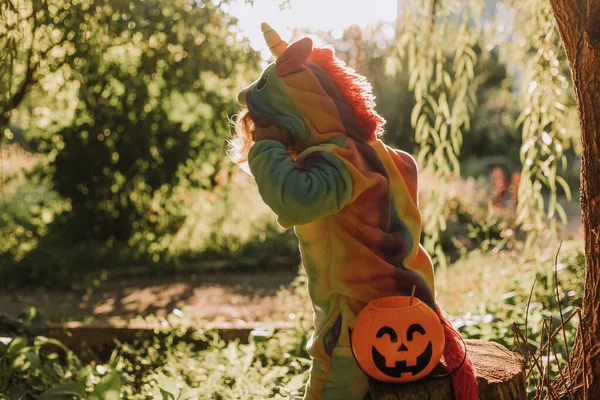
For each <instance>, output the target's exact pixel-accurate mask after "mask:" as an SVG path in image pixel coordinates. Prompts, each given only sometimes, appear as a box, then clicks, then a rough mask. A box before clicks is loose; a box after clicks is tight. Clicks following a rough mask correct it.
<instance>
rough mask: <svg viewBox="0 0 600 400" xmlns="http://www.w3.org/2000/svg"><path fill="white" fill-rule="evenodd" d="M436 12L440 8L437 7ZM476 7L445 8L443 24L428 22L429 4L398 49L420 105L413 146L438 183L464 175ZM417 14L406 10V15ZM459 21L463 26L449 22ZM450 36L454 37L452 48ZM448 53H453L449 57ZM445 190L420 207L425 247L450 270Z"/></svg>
mask: <svg viewBox="0 0 600 400" xmlns="http://www.w3.org/2000/svg"><path fill="white" fill-rule="evenodd" d="M434 7H436V5H434ZM477 8H478V7H475V6H470V5H469V6H468V7H460V4H458V3H457V4H455V3H452V2H450V3H442V4H440V5H437V8H436V9H435V10H434V12H435V13H436V14H435V15H436V16H438V17H441V23H440V24H437V23H436V22H437V21H436V20H433V21H431V22H430V21H429V19H428V18H426V17H425V16H426V15H428V13H429V11H430V9H429V3H428V2H424V3H422V4H421V6H420V7H419V8H417V11H416V13H417V14H418V15H417V17H416V18H414V19H409V21H412V23H411V24H407V27H406V32H405V33H404V34H403V35H402V36H400V38H399V46H400V47H401V48H404V47H406V48H407V54H406V57H408V70H409V73H410V80H409V89H410V90H412V91H413V92H414V95H415V99H416V104H415V106H414V107H413V109H412V113H411V125H412V126H413V128H414V129H415V141H416V142H417V143H418V144H419V151H418V155H417V162H418V163H419V165H422V166H423V167H425V168H429V169H432V170H434V171H436V173H437V176H438V179H439V181H440V183H441V184H442V185H443V184H444V182H445V181H447V180H448V179H450V178H451V177H452V176H453V175H454V174H460V164H459V162H458V155H459V154H460V151H461V146H462V141H463V130H469V129H470V121H471V113H472V112H473V109H474V107H475V105H476V97H475V85H474V84H473V82H474V78H475V75H474V70H475V67H474V66H475V64H476V62H477V54H476V53H475V51H474V50H473V48H474V46H475V44H476V42H477V36H478V27H477V26H473V20H477V17H478V14H479V13H480V11H479V10H478V9H477ZM413 13H415V10H410V11H406V14H407V15H410V14H413ZM451 18H457V19H458V20H459V21H460V23H459V24H456V23H451ZM448 37H452V38H453V39H452V41H453V43H450V42H449V40H448ZM448 53H450V54H448ZM444 193H445V191H443V190H442V191H434V192H432V193H431V194H432V195H433V198H431V199H430V201H429V202H428V207H422V214H423V221H424V224H423V231H424V232H425V234H426V236H425V239H424V242H423V244H424V246H425V248H426V249H427V250H428V251H429V252H430V254H431V255H432V257H433V259H434V262H435V263H436V264H439V265H441V266H446V256H445V255H444V252H443V250H442V248H441V246H440V243H439V240H440V236H439V235H440V232H443V231H445V230H446V219H447V217H448V215H447V213H445V212H444V206H445V204H446V203H447V199H446V198H444V197H443V194H444Z"/></svg>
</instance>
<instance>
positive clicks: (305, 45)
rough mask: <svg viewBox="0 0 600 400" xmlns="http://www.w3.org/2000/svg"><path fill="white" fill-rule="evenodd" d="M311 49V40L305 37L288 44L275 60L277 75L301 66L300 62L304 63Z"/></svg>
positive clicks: (283, 74) (285, 73) (282, 74)
mask: <svg viewBox="0 0 600 400" xmlns="http://www.w3.org/2000/svg"><path fill="white" fill-rule="evenodd" d="M312 51H313V42H312V40H311V39H310V38H307V37H305V38H302V39H300V40H298V41H297V42H294V43H292V44H291V45H289V46H288V48H287V49H285V51H284V52H283V54H281V55H280V56H279V57H278V58H277V61H276V62H275V65H277V75H279V76H285V75H287V74H289V73H291V72H294V71H296V70H297V69H299V68H300V67H302V64H304V61H306V59H307V58H308V56H310V54H311V53H312Z"/></svg>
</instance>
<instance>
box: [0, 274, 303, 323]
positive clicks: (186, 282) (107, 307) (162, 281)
mask: <svg viewBox="0 0 600 400" xmlns="http://www.w3.org/2000/svg"><path fill="white" fill-rule="evenodd" d="M295 276H296V274H295V273H293V272H291V271H285V272H274V271H268V272H263V273H256V272H255V273H239V272H228V273H225V272H223V273H213V274H210V275H199V274H194V275H190V276H185V277H167V278H139V279H131V278H129V279H126V280H121V281H118V282H116V281H109V282H103V283H100V284H98V285H97V286H95V287H92V288H89V289H88V290H87V292H86V293H76V292H65V291H58V290H48V289H26V290H23V291H19V292H10V293H7V292H4V291H0V313H7V314H10V315H16V314H18V313H19V312H20V311H23V310H25V309H27V308H29V307H36V308H38V309H40V310H42V311H43V312H44V314H45V315H47V316H48V317H49V318H50V320H52V321H68V320H78V321H82V322H86V323H94V324H95V323H98V324H102V323H107V322H108V323H112V324H119V323H122V322H123V321H128V320H131V319H133V318H136V317H137V316H142V317H147V316H149V315H155V316H157V317H166V316H167V314H169V313H171V312H172V311H173V310H174V309H179V310H181V311H182V312H183V314H184V316H185V318H187V319H190V321H191V322H192V323H194V324H196V323H198V324H200V323H206V321H213V322H232V323H234V324H239V325H243V324H244V323H245V322H269V321H289V320H290V319H293V318H295V313H297V312H298V311H297V310H301V309H303V305H302V301H301V299H300V298H299V297H298V296H293V295H292V296H291V295H290V294H289V292H282V291H281V289H282V288H288V287H290V284H291V283H292V281H293V280H294V278H295ZM295 310H296V311H295ZM290 313H292V315H290Z"/></svg>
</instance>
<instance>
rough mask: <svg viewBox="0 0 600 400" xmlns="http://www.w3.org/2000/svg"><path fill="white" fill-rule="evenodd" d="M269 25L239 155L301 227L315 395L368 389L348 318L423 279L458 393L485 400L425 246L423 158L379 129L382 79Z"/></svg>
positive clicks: (286, 220) (421, 289)
mask: <svg viewBox="0 0 600 400" xmlns="http://www.w3.org/2000/svg"><path fill="white" fill-rule="evenodd" d="M261 29H262V31H263V34H264V37H265V40H266V42H267V44H268V45H269V48H270V49H271V52H272V54H273V55H274V56H275V58H276V61H275V62H273V63H272V64H270V65H269V66H268V67H267V68H266V69H265V70H264V71H263V72H262V74H261V75H260V77H259V78H258V79H257V80H256V81H255V82H254V83H252V84H251V85H250V86H248V87H247V88H246V89H244V90H243V91H242V92H241V93H240V94H239V96H238V100H239V102H240V103H241V104H242V105H244V106H246V107H247V110H244V111H243V112H242V113H240V115H239V118H238V120H237V123H236V131H237V135H236V137H235V138H234V139H233V141H232V142H231V153H232V155H233V158H234V159H235V160H236V161H237V162H238V163H240V164H242V165H244V166H249V169H250V171H251V173H252V175H253V176H254V178H255V181H256V184H257V185H258V189H259V192H260V194H261V197H262V198H263V200H264V201H265V203H266V204H267V205H269V206H270V208H271V209H272V210H273V211H274V212H275V214H276V215H277V221H278V223H279V225H280V226H282V227H283V228H294V230H295V233H296V235H297V237H298V241H299V246H300V251H301V255H302V262H303V265H304V268H305V270H306V273H307V276H308V290H309V294H310V297H311V300H312V303H313V309H314V324H315V331H314V333H313V335H312V337H311V340H310V341H309V344H308V352H309V354H310V355H311V357H312V359H313V364H312V367H311V370H310V379H309V382H308V385H307V387H306V394H305V399H310V400H313V399H323V400H333V399H340V400H342V399H343V400H353V399H356V400H363V399H364V398H365V397H366V396H367V394H368V377H367V376H366V375H364V373H363V372H362V371H361V369H360V368H359V366H358V365H357V364H356V361H355V359H354V357H353V355H352V351H351V348H350V339H349V335H348V328H349V327H352V324H353V322H354V320H355V318H356V315H357V314H358V313H359V312H360V311H361V309H362V308H363V307H364V306H365V305H366V304H367V303H369V302H370V301H371V300H374V299H378V298H381V297H385V296H397V295H410V294H411V291H412V289H413V286H414V287H415V296H416V297H418V298H419V299H420V300H421V301H423V302H424V303H426V304H427V305H429V306H430V307H431V308H432V309H433V310H435V312H436V313H437V315H438V316H439V318H440V319H441V321H443V322H444V329H445V338H446V345H445V350H444V359H445V362H446V365H447V367H448V368H449V369H450V370H454V369H455V368H458V370H457V372H455V373H454V374H453V375H452V377H453V385H454V392H455V396H456V398H457V399H458V400H473V399H478V394H477V393H478V391H477V383H476V380H475V371H474V368H473V365H472V363H471V361H470V359H469V358H468V357H466V360H465V359H464V356H465V354H464V350H463V347H462V342H461V341H460V335H459V334H458V333H457V332H456V331H455V330H454V329H453V328H452V327H451V322H450V319H449V318H448V316H447V315H446V314H445V313H444V311H443V310H442V309H441V308H440V307H439V306H438V305H437V304H436V301H435V284H434V273H433V267H432V263H431V259H430V257H429V256H428V254H427V253H426V252H425V250H424V249H423V247H422V246H421V245H420V244H419V239H420V235H421V225H422V223H421V215H420V212H419V208H418V201H417V190H418V183H417V176H418V170H417V165H416V163H415V161H414V159H413V158H412V157H411V156H410V155H409V154H408V153H405V152H403V151H399V150H395V149H393V148H391V147H389V146H387V145H385V144H384V143H383V142H382V141H381V140H379V139H378V138H379V137H380V136H381V135H383V132H384V131H383V125H384V123H385V121H384V119H383V118H382V117H381V116H380V115H378V114H377V112H376V111H375V109H374V106H375V103H374V97H373V95H372V94H371V86H370V85H369V84H368V82H367V81H366V79H365V78H364V77H363V76H360V75H358V74H357V73H356V72H355V71H354V70H352V69H351V68H349V67H348V66H346V65H345V64H344V63H343V62H342V61H340V60H339V59H337V58H336V57H335V55H334V52H333V49H332V48H329V47H318V48H315V47H313V43H312V41H311V40H310V39H309V38H303V39H301V40H298V41H296V42H294V43H292V44H291V45H288V43H286V42H285V41H283V40H282V39H281V37H280V36H279V35H278V34H277V32H275V31H274V30H273V29H272V28H271V27H270V26H269V25H268V24H266V23H263V24H262V26H261ZM246 163H247V164H246ZM461 363H462V364H461Z"/></svg>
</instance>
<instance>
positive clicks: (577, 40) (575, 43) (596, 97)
mask: <svg viewBox="0 0 600 400" xmlns="http://www.w3.org/2000/svg"><path fill="white" fill-rule="evenodd" d="M550 4H551V6H552V11H553V13H554V17H555V18H556V22H557V27H558V31H559V33H560V37H561V39H562V41H563V44H564V47H565V50H566V54H567V59H568V60H569V67H570V68H571V73H572V75H573V87H574V89H575V96H576V98H577V109H578V112H579V122H580V126H581V142H582V154H581V194H580V201H581V211H582V220H583V229H584V235H585V264H586V278H585V292H584V296H583V310H582V311H583V313H582V314H583V315H582V321H581V324H580V326H579V332H578V340H577V341H576V343H575V346H574V348H573V351H572V353H571V359H570V360H569V364H570V367H571V373H572V374H573V381H572V382H571V381H570V379H569V378H566V379H565V380H566V381H567V382H563V381H562V380H561V379H560V377H559V378H558V379H556V380H555V382H554V385H553V386H554V389H555V390H556V392H555V393H558V394H559V396H558V397H559V398H574V399H586V398H587V399H590V400H591V399H600V2H598V1H597V0H550ZM565 383H566V386H567V387H570V388H571V389H572V391H571V395H570V394H569V393H568V392H567V391H566V390H565V389H564V386H565Z"/></svg>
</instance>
